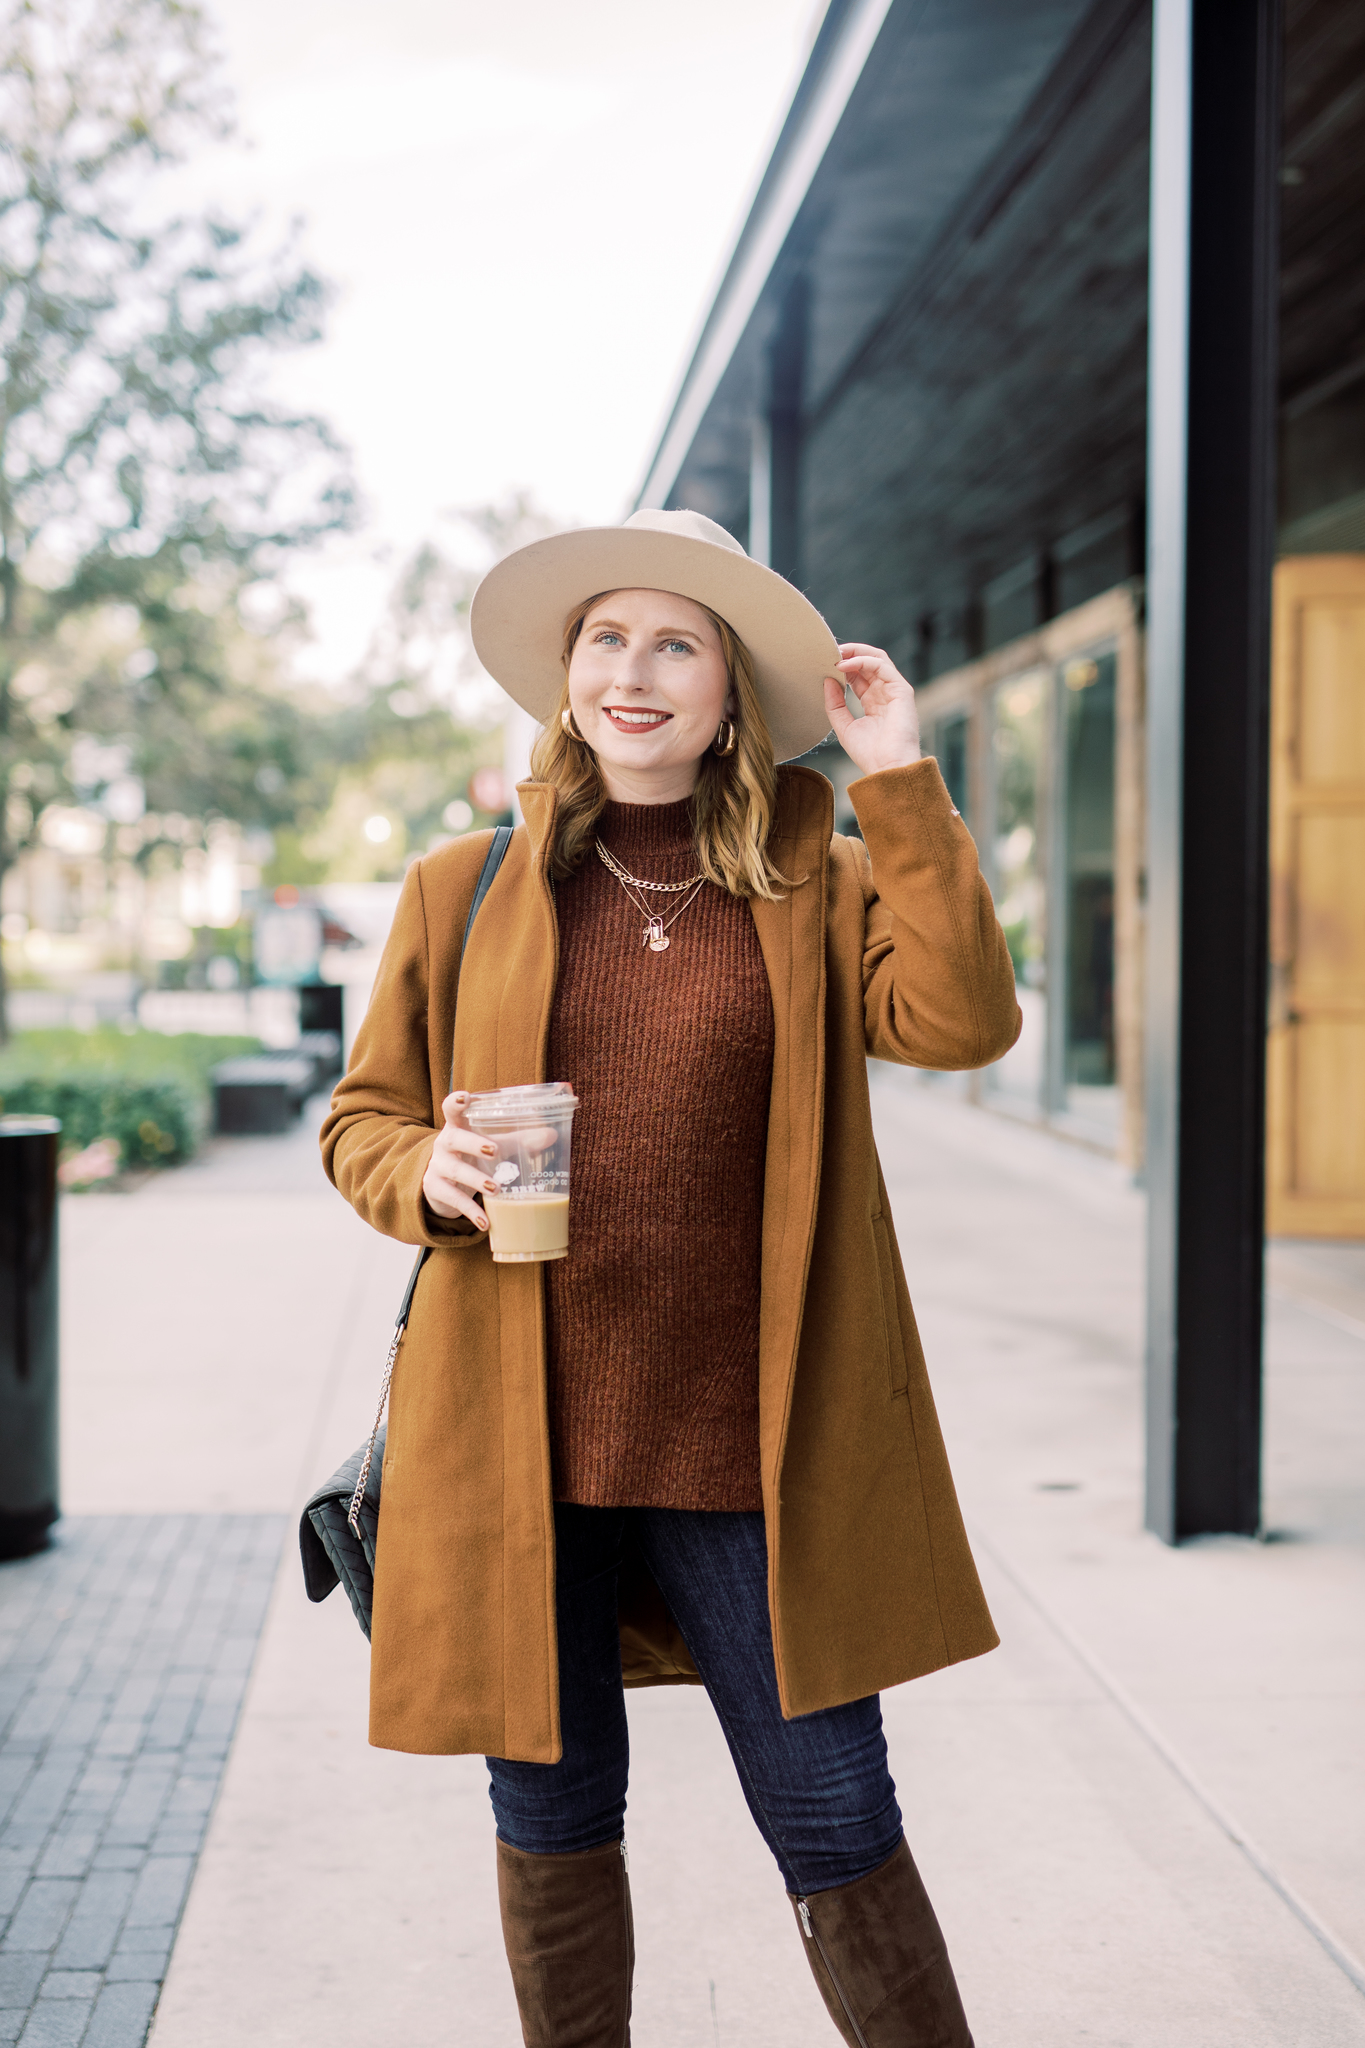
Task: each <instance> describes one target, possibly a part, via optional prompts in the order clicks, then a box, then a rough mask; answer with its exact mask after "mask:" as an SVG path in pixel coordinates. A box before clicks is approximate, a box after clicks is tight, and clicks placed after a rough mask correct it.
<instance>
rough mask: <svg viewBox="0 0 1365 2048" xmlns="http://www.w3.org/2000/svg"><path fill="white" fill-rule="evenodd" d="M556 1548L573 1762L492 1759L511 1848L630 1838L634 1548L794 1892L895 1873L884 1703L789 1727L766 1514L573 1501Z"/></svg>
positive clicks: (562, 1686) (548, 1850) (550, 1851)
mask: <svg viewBox="0 0 1365 2048" xmlns="http://www.w3.org/2000/svg"><path fill="white" fill-rule="evenodd" d="M555 1540H556V1545H557V1564H558V1592H557V1599H556V1605H557V1611H558V1617H559V1713H560V1724H561V1728H562V1732H563V1743H564V1754H563V1756H562V1757H561V1759H560V1761H559V1762H558V1763H557V1764H526V1763H508V1762H506V1761H505V1760H504V1759H502V1758H500V1757H489V1758H488V1759H487V1762H488V1770H489V1775H490V1777H491V1779H492V1783H491V1786H490V1796H491V1798H492V1801H493V1812H494V1815H495V1817H496V1819H497V1826H498V1833H499V1835H500V1836H501V1837H502V1839H503V1841H505V1842H508V1843H510V1844H511V1846H512V1847H513V1848H514V1849H522V1850H525V1851H527V1852H528V1853H530V1854H532V1855H562V1854H567V1853H570V1852H572V1851H574V1850H579V1849H595V1848H597V1847H598V1846H599V1845H600V1844H602V1843H603V1842H611V1841H615V1840H617V1839H618V1838H619V1836H620V1835H621V1834H622V1832H623V1830H624V1825H625V1812H626V1781H627V1778H628V1775H629V1769H630V1739H629V1734H628V1731H627V1727H626V1704H625V1692H624V1689H623V1687H622V1684H621V1650H620V1639H619V1636H618V1634H617V1622H616V1588H617V1579H618V1576H619V1573H620V1570H621V1563H622V1557H623V1554H624V1552H625V1548H626V1545H627V1544H628V1543H630V1544H633V1545H635V1546H636V1547H637V1548H638V1550H639V1552H640V1554H641V1556H642V1558H643V1561H644V1563H645V1564H646V1566H647V1567H648V1569H649V1571H650V1572H651V1574H652V1575H653V1578H654V1581H655V1583H656V1585H657V1586H658V1588H659V1590H660V1592H661V1593H662V1594H663V1596H664V1599H665V1600H666V1601H667V1602H668V1606H669V1611H670V1612H671V1614H672V1615H673V1618H674V1620H675V1621H676V1622H677V1624H678V1627H679V1628H680V1629H681V1630H682V1634H683V1638H684V1640H685V1641H686V1643H687V1647H688V1649H689V1650H690V1651H691V1653H692V1657H693V1660H694V1662H695V1663H696V1666H697V1669H698V1671H699V1672H700V1673H701V1677H702V1681H703V1683H704V1684H705V1686H706V1690H707V1692H708V1694H709V1695H710V1699H711V1704H712V1706H713V1707H714V1708H715V1710H716V1714H717V1716H718V1717H719V1720H720V1725H721V1728H722V1729H723V1731H724V1734H725V1739H726V1741H727V1742H728V1743H729V1745H730V1754H731V1756H732V1757H733V1758H734V1761H735V1769H736V1770H737V1771H738V1772H739V1782H740V1785H741V1787H742V1788H743V1792H744V1797H745V1799H746V1800H747V1801H748V1803H749V1811H750V1813H751V1814H752V1815H753V1817H754V1821H755V1823H756V1825H757V1827H758V1831H759V1833H760V1834H761V1835H762V1837H763V1839H764V1841H765V1842H766V1843H767V1845H768V1847H769V1848H770V1849H771V1850H772V1852H773V1855H774V1856H775V1857H776V1859H777V1867H778V1869H779V1870H780V1871H781V1873H782V1879H783V1883H784V1884H785V1885H786V1887H787V1890H788V1891H789V1892H795V1893H797V1894H798V1895H804V1894H805V1893H807V1892H818V1891H825V1890H827V1889H828V1888H829V1887H830V1886H831V1885H841V1884H852V1883H853V1881H854V1880H855V1879H856V1878H860V1877H866V1876H867V1875H868V1874H869V1872H871V1871H873V1870H876V1869H878V1868H879V1867H880V1865H881V1864H883V1863H885V1861H886V1859H887V1857H888V1856H890V1855H891V1853H892V1851H893V1850H894V1849H895V1847H896V1844H897V1843H898V1841H899V1840H900V1835H901V1813H900V1808H899V1806H898V1805H897V1804H896V1788H895V1786H894V1785H893V1784H892V1782H891V1774H890V1771H889V1770H888V1768H887V1760H886V1738H885V1736H884V1735H883V1733H882V1715H881V1705H880V1702H879V1700H878V1699H877V1697H876V1695H875V1694H874V1695H873V1696H872V1698H870V1699H864V1700H853V1701H851V1702H850V1703H849V1704H848V1705H847V1706H842V1707H827V1708H825V1709H823V1710H822V1711H821V1712H819V1713H814V1714H803V1715H801V1716H800V1717H799V1718H798V1719H796V1720H794V1721H784V1720H783V1718H782V1709H781V1707H780V1705H779V1703H778V1697H777V1675H776V1672H775V1670H774V1666H773V1643H772V1632H771V1628H770V1625H769V1621H768V1550H767V1542H766V1537H765V1533H764V1525H763V1516H762V1515H761V1514H720V1513H711V1512H701V1511H694V1510H692V1509H687V1508H585V1507H576V1506H571V1505H568V1504H565V1503H563V1502H561V1503H559V1504H557V1505H556V1507H555Z"/></svg>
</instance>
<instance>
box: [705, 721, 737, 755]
mask: <svg viewBox="0 0 1365 2048" xmlns="http://www.w3.org/2000/svg"><path fill="white" fill-rule="evenodd" d="M721 733H724V734H725V744H724V746H722V745H721V742H720V736H721ZM738 745H739V733H738V732H737V730H736V729H735V721H734V719H733V718H722V720H721V722H720V725H719V727H718V728H717V731H716V736H715V738H714V739H713V740H712V742H711V751H712V753H713V754H719V755H720V758H721V760H722V761H723V760H724V759H725V758H726V756H727V755H728V754H733V753H734V751H735V748H736V747H737V746H738Z"/></svg>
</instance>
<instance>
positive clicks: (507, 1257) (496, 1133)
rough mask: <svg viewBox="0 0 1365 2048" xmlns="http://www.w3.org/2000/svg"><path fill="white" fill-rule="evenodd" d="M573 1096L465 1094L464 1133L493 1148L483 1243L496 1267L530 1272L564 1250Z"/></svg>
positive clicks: (545, 1086)
mask: <svg viewBox="0 0 1365 2048" xmlns="http://www.w3.org/2000/svg"><path fill="white" fill-rule="evenodd" d="M577 1107H578V1097H577V1096H576V1095H575V1094H574V1092H573V1090H572V1089H571V1088H570V1087H569V1086H568V1084H567V1082H556V1081H545V1082H538V1083H536V1084H534V1085H533V1086H531V1087H526V1088H491V1089H488V1090H487V1091H486V1092H484V1093H481V1094H476V1095H471V1096H470V1098H469V1104H468V1107H467V1109H466V1111H465V1117H466V1120H467V1122H468V1124H469V1127H470V1129H471V1130H473V1131H477V1132H478V1133H479V1136H480V1137H481V1138H486V1139H487V1140H488V1141H489V1142H490V1143H491V1144H494V1145H496V1146H497V1148H498V1156H497V1158H496V1160H495V1161H494V1162H493V1163H492V1165H490V1167H489V1169H488V1178H489V1179H490V1180H493V1181H496V1182H497V1184H498V1192H497V1194H495V1195H494V1194H488V1193H485V1195H484V1198H483V1206H484V1210H485V1212H486V1214H487V1216H488V1238H489V1243H490V1244H491V1245H492V1248H493V1257H494V1259H495V1260H496V1261H497V1263H498V1264H499V1265H535V1264H538V1263H539V1262H540V1261H542V1260H545V1259H562V1258H565V1257H567V1255H568V1250H569V1142H570V1138H571V1136H572V1133H573V1113H574V1111H575V1110H576V1109H577Z"/></svg>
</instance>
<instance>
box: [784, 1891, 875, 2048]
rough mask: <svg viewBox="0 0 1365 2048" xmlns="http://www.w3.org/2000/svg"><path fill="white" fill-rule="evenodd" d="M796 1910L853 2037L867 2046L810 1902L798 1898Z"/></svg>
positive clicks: (861, 2045)
mask: <svg viewBox="0 0 1365 2048" xmlns="http://www.w3.org/2000/svg"><path fill="white" fill-rule="evenodd" d="M796 1910H797V1913H798V1915H799V1916H800V1920H801V1931H802V1933H803V1934H804V1935H805V1937H806V1940H807V1941H813V1942H814V1943H815V1948H816V1953H817V1954H818V1956H819V1958H820V1960H821V1962H822V1963H823V1964H824V1966H825V1970H826V1972H827V1974H828V1976H829V1981H830V1983H831V1984H832V1985H833V1986H834V1995H835V1997H836V1998H837V1999H838V2001H839V2003H840V2005H841V2006H842V2007H843V2008H844V2018H845V2019H846V2020H847V2021H848V2023H849V2025H850V2026H851V2027H852V2029H853V2038H854V2040H855V2041H856V2042H857V2043H858V2048H867V2036H866V2034H865V2033H864V2032H863V2030H862V2028H861V2027H860V2026H859V2025H858V2022H857V2020H856V2019H854V2017H853V2008H852V2006H851V2005H850V2004H849V2002H848V1999H847V1997H846V1995H845V1992H844V1987H843V1985H842V1984H841V1983H840V1982H839V1974H838V1972H837V1970H836V1969H835V1967H834V1965H833V1963H832V1962H831V1961H830V1959H829V1954H828V1951H827V1950H826V1948H825V1944H824V1943H823V1941H821V1939H820V1937H819V1935H818V1934H817V1933H816V1931H815V1928H814V1926H813V1924H812V1922H811V1917H810V1906H809V1904H808V1903H807V1901H806V1900H805V1899H798V1900H797V1902H796Z"/></svg>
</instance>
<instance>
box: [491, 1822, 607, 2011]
mask: <svg viewBox="0 0 1365 2048" xmlns="http://www.w3.org/2000/svg"><path fill="white" fill-rule="evenodd" d="M626 1868H627V1866H626V1845H625V1843H624V1841H617V1842H605V1843H604V1844H603V1845H602V1847H601V1848H600V1849H584V1850H582V1851H581V1852H580V1853H578V1854H577V1855H571V1856H528V1855H527V1854H526V1853H525V1851H524V1850H521V1849H513V1848H512V1847H511V1846H510V1844H509V1843H507V1842H504V1841H502V1840H501V1839H499V1842H498V1905H499V1906H500V1907H501V1909H502V1938H503V1941H504V1943H505V1945H506V1948H507V1961H508V1964H509V1966H510V1968H511V1971H512V1983H513V1986H514V1987H515V1990H516V1994H517V2010H518V2012H519V2013H520V2014H521V2031H522V2036H523V2038H524V2040H525V2042H526V2048H629V2043H630V1983H631V1975H632V1972H633V1970H634V1968H635V1926H634V1922H633V1920H632V1918H631V1911H630V1879H629V1877H628V1876H627V1875H626Z"/></svg>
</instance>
